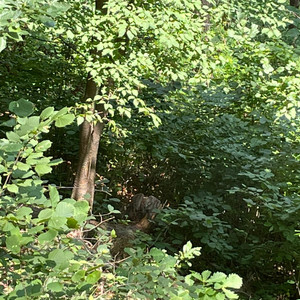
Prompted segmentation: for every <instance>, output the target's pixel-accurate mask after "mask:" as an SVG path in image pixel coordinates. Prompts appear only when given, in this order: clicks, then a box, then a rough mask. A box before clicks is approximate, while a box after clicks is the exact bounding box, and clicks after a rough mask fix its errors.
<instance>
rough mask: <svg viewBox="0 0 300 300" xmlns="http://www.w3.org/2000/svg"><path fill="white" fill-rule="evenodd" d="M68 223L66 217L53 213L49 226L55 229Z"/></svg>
mask: <svg viewBox="0 0 300 300" xmlns="http://www.w3.org/2000/svg"><path fill="white" fill-rule="evenodd" d="M66 223H67V218H66V217H59V216H56V215H53V216H52V217H51V218H50V220H49V222H48V226H49V227H51V228H55V229H62V228H63V227H64V226H65V225H66Z"/></svg>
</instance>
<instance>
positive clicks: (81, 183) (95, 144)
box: [71, 0, 106, 211]
mask: <svg viewBox="0 0 300 300" xmlns="http://www.w3.org/2000/svg"><path fill="white" fill-rule="evenodd" d="M105 1H106V0H96V1H95V8H96V10H99V11H102V13H105V10H104V9H103V5H104V3H105ZM98 92H99V87H98V86H97V84H96V83H95V81H94V80H93V78H92V77H91V76H90V75H88V78H87V82H86V88H85V95H84V100H87V99H89V98H91V99H94V97H95V96H96V95H98ZM97 109H98V113H99V114H100V116H101V117H104V115H105V111H104V107H103V105H101V106H99V107H97ZM91 110H92V112H93V113H94V112H95V106H93V107H92V108H91ZM103 128H104V123H103V122H99V121H96V122H88V121H87V120H85V121H84V122H83V123H82V124H81V127H80V136H79V139H80V147H79V160H78V167H77V172H76V177H75V181H74V187H73V191H72V195H71V197H72V198H73V199H75V200H87V201H88V202H89V204H90V210H91V211H92V209H93V203H94V193H95V177H96V165H97V157H98V149H99V142H100V138H101V135H102V132H103Z"/></svg>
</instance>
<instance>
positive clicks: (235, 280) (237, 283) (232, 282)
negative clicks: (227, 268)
mask: <svg viewBox="0 0 300 300" xmlns="http://www.w3.org/2000/svg"><path fill="white" fill-rule="evenodd" d="M225 285H226V287H230V288H234V289H239V288H241V286H242V285H243V280H242V278H241V277H240V276H238V275H237V274H230V275H228V277H227V279H226V281H225Z"/></svg>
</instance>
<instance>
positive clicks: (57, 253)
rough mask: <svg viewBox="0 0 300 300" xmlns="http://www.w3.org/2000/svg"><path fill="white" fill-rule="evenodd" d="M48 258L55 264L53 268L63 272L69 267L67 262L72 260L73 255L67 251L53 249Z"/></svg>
mask: <svg viewBox="0 0 300 300" xmlns="http://www.w3.org/2000/svg"><path fill="white" fill-rule="evenodd" d="M48 258H49V260H52V261H54V262H55V263H56V266H55V268H58V269H61V270H63V269H65V268H67V267H68V266H69V261H70V260H71V259H73V258H74V254H73V253H72V252H71V251H68V250H65V251H64V250H62V249H55V250H53V251H51V252H50V253H49V255H48Z"/></svg>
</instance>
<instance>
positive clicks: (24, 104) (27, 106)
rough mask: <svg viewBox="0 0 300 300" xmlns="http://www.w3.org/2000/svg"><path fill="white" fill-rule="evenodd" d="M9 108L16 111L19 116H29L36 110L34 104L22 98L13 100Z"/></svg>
mask: <svg viewBox="0 0 300 300" xmlns="http://www.w3.org/2000/svg"><path fill="white" fill-rule="evenodd" d="M9 110H10V111H12V112H14V113H15V114H16V115H17V116H19V117H28V116H30V115H31V114H32V113H33V111H34V106H33V104H32V103H31V102H30V101H28V100H26V99H20V100H18V101H13V102H11V103H10V104H9Z"/></svg>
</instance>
